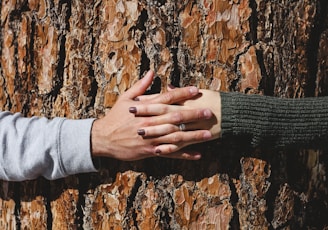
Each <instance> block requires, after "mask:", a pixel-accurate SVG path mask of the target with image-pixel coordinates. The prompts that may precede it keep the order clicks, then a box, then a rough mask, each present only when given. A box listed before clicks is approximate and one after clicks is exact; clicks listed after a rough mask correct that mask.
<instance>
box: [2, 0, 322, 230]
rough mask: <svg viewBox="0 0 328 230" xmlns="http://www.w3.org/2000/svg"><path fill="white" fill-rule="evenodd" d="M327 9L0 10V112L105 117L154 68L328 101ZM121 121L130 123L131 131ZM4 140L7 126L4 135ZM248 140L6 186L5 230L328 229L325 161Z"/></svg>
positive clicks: (158, 2)
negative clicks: (192, 156)
mask: <svg viewBox="0 0 328 230" xmlns="http://www.w3.org/2000/svg"><path fill="white" fill-rule="evenodd" d="M327 7H328V3H327V1H326V0H315V1H310V0H298V1H296V0H295V1H287V0H279V1H269V0H230V1H228V0H213V1H207V0H200V1H190V0H183V1H171V0H150V1H146V0H140V1H137V0H98V1H96V0H94V1H92V0H89V1H87V0H84V1H76V0H73V1H63V0H62V1H59V0H40V1H36V0H2V1H1V0H0V10H1V29H0V47H1V49H0V67H1V68H0V86H1V87H0V109H2V110H10V111H12V112H21V113H23V114H24V115H25V116H33V115H38V116H46V117H49V118H51V117H54V116H66V117H69V118H76V119H77V118H86V117H95V116H102V115H103V114H104V113H105V111H106V110H107V109H110V108H111V106H112V105H113V104H114V103H115V101H116V99H117V97H118V96H119V95H120V94H121V93H122V92H124V91H125V90H126V89H128V88H129V87H130V86H131V85H133V84H134V83H135V82H136V81H137V80H138V79H139V78H141V77H142V76H143V74H144V73H145V72H146V70H148V69H153V70H155V71H156V73H157V78H156V79H155V80H154V84H153V86H152V88H151V89H150V93H154V92H160V91H163V90H165V88H166V86H167V84H169V83H170V84H173V85H175V86H184V85H195V86H198V87H200V88H207V89H211V90H221V91H239V92H243V93H257V94H264V95H271V96H277V97H305V96H324V95H328V16H327V15H328V10H327ZM123 122H124V121H123ZM0 128H1V127H0ZM245 142H246V140H228V141H226V142H222V143H219V142H217V141H214V142H211V143H207V144H204V145H197V146H194V148H198V149H201V150H202V151H203V152H204V153H205V157H204V158H203V159H202V160H201V161H198V162H186V161H180V160H179V161H174V160H167V159H148V160H144V161H138V162H132V163H124V162H118V161H114V160H111V159H104V160H103V162H104V164H103V165H102V169H101V170H100V172H99V173H96V174H86V175H76V176H72V177H69V178H65V179H62V180H58V181H46V180H44V179H41V178H40V179H38V180H35V181H28V182H22V183H11V182H6V181H2V182H0V185H1V189H0V228H1V229H16V228H17V229H20V228H21V229H47V228H48V229H50V228H52V229H79V228H84V229H228V228H232V229H238V228H240V229H327V228H328V218H327V213H328V199H327V197H328V182H327V166H328V157H327V156H328V155H327V154H328V153H327V152H322V151H320V150H316V151H314V150H302V151H291V152H282V151H274V150H272V151H264V150H261V149H255V150H254V149H251V148H249V147H248V145H247V143H245Z"/></svg>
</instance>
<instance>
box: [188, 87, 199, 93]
mask: <svg viewBox="0 0 328 230" xmlns="http://www.w3.org/2000/svg"><path fill="white" fill-rule="evenodd" d="M189 92H190V93H191V94H197V93H198V89H197V87H195V86H193V87H190V88H189Z"/></svg>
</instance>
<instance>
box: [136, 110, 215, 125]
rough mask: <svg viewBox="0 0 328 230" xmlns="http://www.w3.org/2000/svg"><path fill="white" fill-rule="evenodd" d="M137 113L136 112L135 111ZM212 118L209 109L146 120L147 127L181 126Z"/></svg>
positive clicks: (170, 114)
mask: <svg viewBox="0 0 328 230" xmlns="http://www.w3.org/2000/svg"><path fill="white" fill-rule="evenodd" d="M136 112H137V111H136ZM212 116H213V113H212V111H211V110H210V109H193V110H182V111H175V112H170V113H165V114H163V115H159V116H153V117H148V118H147V124H146V125H147V126H155V125H162V124H181V123H188V122H192V121H199V120H205V119H206V120H207V119H210V118H211V117H212Z"/></svg>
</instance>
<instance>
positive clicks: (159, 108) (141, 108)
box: [129, 104, 186, 116]
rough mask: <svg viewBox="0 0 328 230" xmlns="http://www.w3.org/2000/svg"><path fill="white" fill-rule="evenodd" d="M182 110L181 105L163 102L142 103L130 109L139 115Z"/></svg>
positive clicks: (154, 114) (153, 114)
mask: <svg viewBox="0 0 328 230" xmlns="http://www.w3.org/2000/svg"><path fill="white" fill-rule="evenodd" d="M180 110H182V109H181V106H177V105H163V104H150V105H149V104H147V105H146V104H140V105H136V106H134V107H130V108H129V111H130V112H131V113H134V114H135V115H137V116H156V115H162V114H165V113H169V112H174V111H180ZM185 110H186V109H185Z"/></svg>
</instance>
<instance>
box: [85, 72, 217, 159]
mask: <svg viewBox="0 0 328 230" xmlns="http://www.w3.org/2000/svg"><path fill="white" fill-rule="evenodd" d="M153 76H154V74H153V72H151V71H149V72H148V73H147V74H146V76H145V77H144V78H143V79H141V80H140V81H138V82H137V83H136V84H135V85H134V86H133V87H131V88H130V89H129V90H128V91H126V92H125V93H124V94H123V95H122V96H120V97H119V99H118V100H117V102H116V104H115V105H114V106H113V108H112V109H111V110H110V111H109V112H108V113H107V114H106V116H105V117H103V118H101V119H98V120H96V121H95V122H94V124H93V126H92V132H91V133H92V134H91V135H92V136H91V144H92V154H93V156H106V157H111V158H115V159H119V160H127V161H128V160H138V159H143V158H147V157H153V156H156V155H160V156H165V157H172V158H182V159H190V160H197V159H199V158H200V157H201V155H200V153H197V152H183V151H181V152H180V151H179V150H180V149H181V148H183V147H185V146H187V145H190V144H194V143H198V142H203V141H206V140H209V139H211V138H212V135H211V133H210V132H209V131H208V130H194V131H182V130H180V129H181V128H179V125H180V124H185V125H187V126H188V124H189V123H190V124H193V123H194V122H196V121H199V120H207V119H210V118H211V117H212V113H211V111H210V110H209V109H206V108H191V107H190V108H188V109H185V108H184V107H182V106H177V105H171V104H174V103H177V102H180V101H185V100H187V99H190V98H192V97H195V96H196V95H197V94H198V89H197V88H196V87H185V88H181V89H175V90H172V91H170V92H167V93H163V94H157V95H152V96H149V97H143V96H141V95H142V94H144V92H145V91H146V90H147V88H148V87H149V86H150V85H151V83H152V80H153ZM139 96H141V97H143V99H142V100H136V99H138V97H139ZM186 108H187V107H186ZM141 110H142V111H141ZM144 114H145V116H144ZM148 127H149V128H150V130H148V129H147V128H148Z"/></svg>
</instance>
